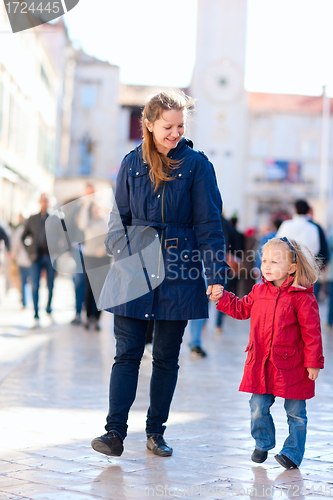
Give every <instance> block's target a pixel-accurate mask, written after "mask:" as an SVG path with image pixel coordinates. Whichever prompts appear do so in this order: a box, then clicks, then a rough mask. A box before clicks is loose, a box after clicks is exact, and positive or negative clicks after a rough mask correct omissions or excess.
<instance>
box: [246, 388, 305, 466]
mask: <svg viewBox="0 0 333 500" xmlns="http://www.w3.org/2000/svg"><path fill="white" fill-rule="evenodd" d="M274 401H275V396H274V395H273V394H252V397H251V399H250V408H251V434H252V437H253V439H254V440H255V442H256V448H257V449H258V450H261V451H268V450H271V449H272V448H274V447H275V426H274V422H273V418H272V415H271V413H270V407H271V406H272V404H273V403H274ZM284 409H285V410H286V414H287V421H288V425H289V436H288V437H287V439H286V440H285V442H284V444H283V448H282V450H281V451H280V453H281V454H282V455H285V456H286V457H288V458H289V459H290V460H292V462H294V463H295V464H296V465H297V466H299V465H300V464H301V462H302V459H303V455H304V451H305V440H306V427H307V416H306V402H305V400H304V399H285V400H284Z"/></svg>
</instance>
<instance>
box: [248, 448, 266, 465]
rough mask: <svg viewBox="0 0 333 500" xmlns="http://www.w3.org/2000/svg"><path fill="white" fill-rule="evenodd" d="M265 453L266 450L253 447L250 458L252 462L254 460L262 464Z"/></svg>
mask: <svg viewBox="0 0 333 500" xmlns="http://www.w3.org/2000/svg"><path fill="white" fill-rule="evenodd" d="M267 455H268V453H267V451H262V450H257V448H255V449H254V452H253V453H252V455H251V460H252V462H256V463H257V464H262V463H263V462H265V460H266V458H267Z"/></svg>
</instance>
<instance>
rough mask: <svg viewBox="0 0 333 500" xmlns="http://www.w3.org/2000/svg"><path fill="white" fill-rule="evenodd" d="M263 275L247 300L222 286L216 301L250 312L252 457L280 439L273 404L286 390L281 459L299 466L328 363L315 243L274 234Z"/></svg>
mask: <svg viewBox="0 0 333 500" xmlns="http://www.w3.org/2000/svg"><path fill="white" fill-rule="evenodd" d="M261 271H262V274H263V278H262V281H263V283H260V284H257V285H255V286H254V287H253V289H252V291H251V292H250V294H249V295H247V296H245V297H243V298H242V299H241V300H240V299H239V298H238V297H236V296H235V295H234V294H232V293H229V292H226V291H223V289H222V287H221V289H220V291H219V293H215V294H214V295H213V296H211V299H212V300H214V301H215V302H216V301H217V299H219V298H220V300H219V302H218V305H217V309H218V310H220V311H222V312H224V313H226V314H228V315H229V316H232V317H233V318H236V319H248V318H250V317H251V330H250V339H249V344H248V346H247V348H246V352H247V353H248V355H247V359H246V363H245V370H244V375H243V379H242V382H241V385H240V388H239V390H240V391H244V392H251V393H253V394H252V397H251V399H250V407H251V434H252V437H253V438H254V440H255V443H256V444H255V450H254V452H253V453H252V457H251V458H252V460H253V461H254V462H257V463H262V462H264V461H265V460H266V458H267V451H268V450H271V449H272V448H274V447H275V427H274V422H273V419H272V416H271V414H270V407H271V406H272V404H273V403H274V401H275V397H276V396H278V397H282V398H285V402H284V408H285V410H286V413H287V419H288V424H289V436H288V437H287V439H286V440H285V442H284V445H283V448H282V450H281V451H280V453H279V454H278V455H275V459H276V460H277V461H278V462H279V464H281V465H282V466H283V467H285V468H286V469H292V468H296V467H298V466H299V465H300V464H301V462H302V459H303V455H304V450H305V439H306V426H307V417H306V404H305V400H306V399H310V398H312V397H313V396H314V389H315V382H314V381H315V379H316V378H317V377H318V373H319V370H320V369H321V368H323V367H324V357H323V352H322V341H321V333H320V318H319V311H318V305H317V301H316V299H315V296H314V294H313V283H314V282H315V281H316V280H317V278H318V273H319V271H318V266H317V264H316V262H315V260H314V258H313V256H312V254H311V253H310V251H309V250H308V249H307V248H306V247H303V246H301V245H300V244H299V243H297V242H296V241H294V240H288V239H287V238H273V239H271V240H269V241H268V242H267V243H266V244H265V245H264V247H263V256H262V264H261Z"/></svg>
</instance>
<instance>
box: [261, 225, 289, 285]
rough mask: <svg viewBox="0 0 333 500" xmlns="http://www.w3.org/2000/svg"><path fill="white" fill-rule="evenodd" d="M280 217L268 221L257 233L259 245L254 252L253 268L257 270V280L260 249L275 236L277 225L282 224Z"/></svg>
mask: <svg viewBox="0 0 333 500" xmlns="http://www.w3.org/2000/svg"><path fill="white" fill-rule="evenodd" d="M282 222H283V221H282V220H281V219H274V220H273V222H270V223H269V224H265V225H264V226H263V228H262V229H261V231H260V235H259V245H258V250H257V254H256V261H255V265H254V267H255V269H256V270H257V272H256V278H257V280H258V279H259V278H260V267H261V257H262V249H263V247H264V245H265V244H266V243H267V241H269V240H271V239H272V238H275V236H276V233H277V231H278V230H279V227H280V226H281V224H282Z"/></svg>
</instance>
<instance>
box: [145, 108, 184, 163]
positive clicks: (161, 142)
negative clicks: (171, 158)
mask: <svg viewBox="0 0 333 500" xmlns="http://www.w3.org/2000/svg"><path fill="white" fill-rule="evenodd" d="M185 118H186V110H176V109H170V110H168V111H164V112H163V113H162V115H161V117H160V118H159V119H158V120H156V121H154V122H153V123H151V122H150V121H148V120H147V119H146V122H145V123H146V126H147V128H148V130H149V131H150V132H152V133H153V137H154V142H155V146H156V148H157V151H159V152H160V153H163V154H165V155H167V154H168V153H169V151H170V150H171V149H174V148H175V147H176V146H177V144H178V142H179V141H180V139H181V138H182V137H183V135H184V131H185Z"/></svg>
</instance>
